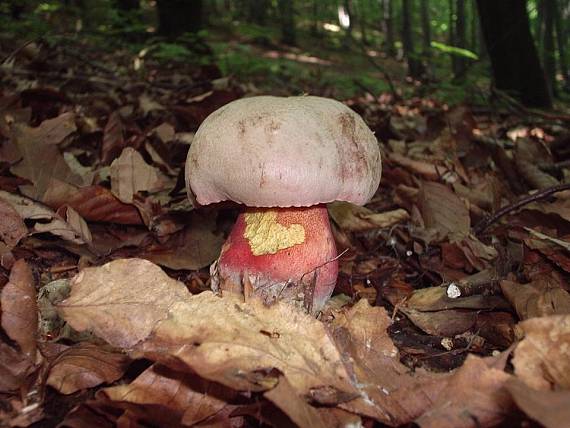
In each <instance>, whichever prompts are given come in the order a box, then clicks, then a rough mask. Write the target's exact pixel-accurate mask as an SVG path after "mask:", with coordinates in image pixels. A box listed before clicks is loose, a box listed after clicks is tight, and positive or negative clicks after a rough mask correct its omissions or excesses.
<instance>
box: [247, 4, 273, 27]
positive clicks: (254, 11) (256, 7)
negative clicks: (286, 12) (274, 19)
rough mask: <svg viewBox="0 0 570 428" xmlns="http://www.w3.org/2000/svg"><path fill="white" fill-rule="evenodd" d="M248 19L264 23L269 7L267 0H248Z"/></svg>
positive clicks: (259, 23)
mask: <svg viewBox="0 0 570 428" xmlns="http://www.w3.org/2000/svg"><path fill="white" fill-rule="evenodd" d="M248 6H249V10H248V21H249V22H251V23H253V24H257V25H265V24H266V21H267V10H268V9H269V6H270V2H269V0H249V4H248Z"/></svg>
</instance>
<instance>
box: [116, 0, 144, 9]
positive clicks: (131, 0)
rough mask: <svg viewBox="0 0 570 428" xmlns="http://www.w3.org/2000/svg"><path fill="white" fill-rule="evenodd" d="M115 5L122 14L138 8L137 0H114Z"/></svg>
mask: <svg viewBox="0 0 570 428" xmlns="http://www.w3.org/2000/svg"><path fill="white" fill-rule="evenodd" d="M115 4H116V5H117V9H119V10H120V11H122V12H132V11H134V10H137V9H138V8H139V7H140V2H139V0H116V3H115Z"/></svg>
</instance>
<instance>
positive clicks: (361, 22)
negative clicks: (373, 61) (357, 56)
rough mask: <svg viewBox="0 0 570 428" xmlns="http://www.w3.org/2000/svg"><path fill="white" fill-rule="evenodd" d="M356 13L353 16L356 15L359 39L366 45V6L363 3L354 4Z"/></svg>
mask: <svg viewBox="0 0 570 428" xmlns="http://www.w3.org/2000/svg"><path fill="white" fill-rule="evenodd" d="M355 5H356V6H355V9H356V12H355V13H354V14H353V15H358V17H357V18H356V22H357V23H358V28H360V38H361V40H362V43H364V44H365V45H368V31H367V28H366V4H365V3H364V1H361V2H356V3H355Z"/></svg>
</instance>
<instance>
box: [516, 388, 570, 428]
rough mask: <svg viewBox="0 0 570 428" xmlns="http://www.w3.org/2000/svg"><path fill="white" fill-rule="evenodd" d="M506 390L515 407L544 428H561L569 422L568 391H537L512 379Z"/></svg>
mask: <svg viewBox="0 0 570 428" xmlns="http://www.w3.org/2000/svg"><path fill="white" fill-rule="evenodd" d="M507 388H508V390H509V392H510V393H511V396H512V397H513V399H514V400H515V403H516V405H517V406H518V408H519V409H521V410H522V411H523V412H524V413H526V415H527V416H529V417H530V418H532V419H534V420H535V421H536V422H538V423H540V425H541V426H544V427H546V428H561V427H564V426H567V425H568V421H570V405H569V404H570V391H568V390H562V391H537V390H535V389H532V388H529V387H528V386H527V385H526V384H525V383H524V382H521V381H520V380H517V379H512V380H510V381H509V382H508V383H507Z"/></svg>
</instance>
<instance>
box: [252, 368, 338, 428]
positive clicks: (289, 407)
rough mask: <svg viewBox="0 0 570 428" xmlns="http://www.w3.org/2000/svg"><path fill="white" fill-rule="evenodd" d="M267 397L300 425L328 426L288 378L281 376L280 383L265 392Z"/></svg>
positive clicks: (322, 427) (315, 427) (316, 427)
mask: <svg viewBox="0 0 570 428" xmlns="http://www.w3.org/2000/svg"><path fill="white" fill-rule="evenodd" d="M263 395H264V396H265V398H267V399H268V400H269V401H271V402H272V403H274V404H275V405H276V406H277V407H279V408H280V409H281V410H282V411H283V412H284V413H285V414H286V415H287V416H289V418H291V420H292V421H293V422H294V423H295V425H297V426H299V427H311V428H313V427H314V428H326V427H327V426H328V425H327V421H326V420H325V419H324V418H323V417H322V416H321V414H320V413H319V412H318V411H317V409H315V408H314V407H312V406H310V405H309V404H308V403H307V402H306V401H305V399H304V398H302V397H300V396H299V395H298V392H297V391H296V390H295V388H293V387H292V386H291V385H290V384H289V382H287V378H285V377H284V376H280V377H279V383H278V384H277V386H276V387H275V388H273V389H270V390H269V391H267V392H266V393H265V394H263Z"/></svg>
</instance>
